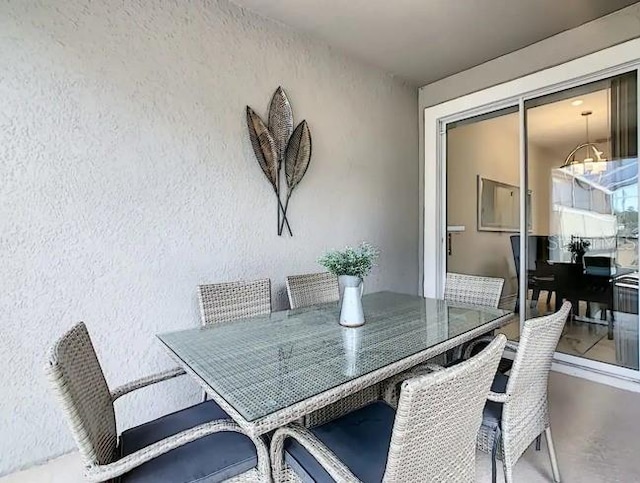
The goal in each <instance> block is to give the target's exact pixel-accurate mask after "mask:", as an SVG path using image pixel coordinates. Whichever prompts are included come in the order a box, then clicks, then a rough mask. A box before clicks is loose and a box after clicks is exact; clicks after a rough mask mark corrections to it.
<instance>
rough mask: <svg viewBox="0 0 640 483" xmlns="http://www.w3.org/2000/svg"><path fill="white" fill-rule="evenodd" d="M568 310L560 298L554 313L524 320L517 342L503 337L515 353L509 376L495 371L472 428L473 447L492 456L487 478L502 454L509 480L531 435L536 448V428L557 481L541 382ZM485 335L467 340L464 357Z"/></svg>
mask: <svg viewBox="0 0 640 483" xmlns="http://www.w3.org/2000/svg"><path fill="white" fill-rule="evenodd" d="M570 312H571V303H569V302H565V303H564V304H563V305H562V307H561V309H560V310H559V311H558V312H556V313H555V314H551V315H546V316H544V317H538V318H535V319H529V320H525V322H524V327H523V329H522V332H521V333H520V342H519V343H518V342H512V341H509V342H507V346H506V349H507V350H510V351H514V352H515V353H516V355H515V359H514V361H513V367H512V368H511V372H510V375H509V376H506V375H504V374H502V373H500V372H498V373H497V374H496V378H495V380H494V382H493V385H492V388H491V390H492V392H491V393H490V394H489V398H488V401H487V405H486V406H485V410H484V415H483V421H482V425H481V426H480V432H479V433H478V448H479V449H480V450H482V451H485V452H487V453H490V454H491V456H492V474H493V482H495V481H496V458H499V459H501V460H502V466H503V469H504V477H505V481H506V482H507V483H510V482H512V481H513V467H514V465H515V464H516V462H517V461H518V459H519V458H520V456H522V454H523V453H524V451H525V450H526V449H527V448H528V447H529V446H530V445H531V443H532V442H533V441H535V442H536V449H540V436H541V435H542V433H544V434H545V438H546V440H547V447H548V450H549V458H550V460H551V470H552V472H553V480H554V481H556V482H559V481H560V471H559V469H558V460H557V457H556V453H555V447H554V444H553V439H552V437H551V426H550V424H549V409H548V401H547V384H548V379H549V370H550V368H551V363H552V361H553V354H554V352H555V350H556V346H557V345H558V340H559V339H560V335H561V334H562V329H563V327H564V324H565V321H566V320H567V317H568V315H569V313H570ZM486 340H488V338H486V339H484V340H478V341H475V343H474V344H472V345H470V346H469V347H468V348H467V350H466V351H465V357H469V356H470V355H471V354H472V353H473V350H474V345H475V344H482V343H486Z"/></svg>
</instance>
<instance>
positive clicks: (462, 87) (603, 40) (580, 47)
mask: <svg viewBox="0 0 640 483" xmlns="http://www.w3.org/2000/svg"><path fill="white" fill-rule="evenodd" d="M637 37H640V3H638V4H635V5H632V6H630V7H627V8H624V9H622V10H619V11H617V12H614V13H612V14H610V15H607V16H605V17H601V18H599V19H596V20H594V21H592V22H588V23H586V24H584V25H581V26H580V27H576V28H574V29H571V30H567V31H565V32H562V33H560V34H558V35H554V36H553V37H549V38H548V39H545V40H542V41H540V42H537V43H535V44H532V45H530V46H528V47H525V48H524V49H520V50H517V51H515V52H512V53H510V54H507V55H504V56H502V57H498V58H497V59H494V60H491V61H489V62H485V63H484V64H481V65H479V66H476V67H473V68H471V69H468V70H465V71H463V72H460V73H458V74H455V75H452V76H450V77H447V78H445V79H442V80H439V81H437V82H434V83H432V84H429V85H426V86H424V87H421V88H420V89H419V94H418V96H419V100H418V122H419V136H420V146H419V157H420V213H421V214H422V213H424V189H425V187H424V162H425V153H424V110H425V108H427V107H430V106H434V105H436V104H440V103H442V102H445V101H448V100H450V99H455V98H458V97H461V96H464V95H465V94H469V93H471V92H476V91H479V90H482V89H485V88H487V87H491V86H494V85H498V84H502V83H504V82H507V81H510V80H513V79H517V78H520V77H523V76H525V75H528V74H531V73H533V72H537V71H540V70H544V69H547V68H549V67H552V66H555V65H558V64H561V63H563V62H567V61H570V60H573V59H577V58H579V57H582V56H584V55H587V54H590V53H593V52H597V51H599V50H602V49H605V48H607V47H611V46H613V45H616V44H619V43H622V42H625V41H627V40H630V39H634V38H637ZM424 236H425V233H424V219H423V217H422V215H421V216H420V249H421V252H420V273H419V277H420V286H421V287H422V284H423V276H424V275H423V274H424V262H423V260H424V257H423V255H424V254H423V251H422V248H423V247H424ZM426 236H429V235H428V234H427V235H426Z"/></svg>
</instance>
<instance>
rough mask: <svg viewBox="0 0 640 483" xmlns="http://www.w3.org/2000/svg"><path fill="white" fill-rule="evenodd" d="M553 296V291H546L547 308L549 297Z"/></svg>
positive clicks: (549, 301) (549, 303) (549, 302)
mask: <svg viewBox="0 0 640 483" xmlns="http://www.w3.org/2000/svg"><path fill="white" fill-rule="evenodd" d="M552 295H553V291H551V290H547V306H549V305H551V296H552Z"/></svg>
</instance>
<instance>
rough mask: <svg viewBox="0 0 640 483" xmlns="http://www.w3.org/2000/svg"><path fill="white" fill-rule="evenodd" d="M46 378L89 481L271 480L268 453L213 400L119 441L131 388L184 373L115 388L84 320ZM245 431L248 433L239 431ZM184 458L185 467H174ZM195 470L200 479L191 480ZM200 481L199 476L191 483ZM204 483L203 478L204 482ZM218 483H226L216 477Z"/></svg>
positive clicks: (60, 345)
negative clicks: (118, 411) (119, 414)
mask: <svg viewBox="0 0 640 483" xmlns="http://www.w3.org/2000/svg"><path fill="white" fill-rule="evenodd" d="M46 372H47V375H48V377H49V379H50V381H51V383H52V385H53V388H54V390H55V392H56V394H57V396H58V399H59V401H60V404H61V406H62V409H63V411H64V414H65V417H66V419H67V422H68V424H69V426H70V429H71V432H72V434H73V437H74V439H75V441H76V444H77V445H78V448H79V450H80V455H81V458H82V460H83V463H84V467H85V477H86V478H87V479H88V480H89V481H109V480H112V479H114V480H115V479H116V478H118V480H117V481H121V482H122V483H126V482H137V481H141V480H143V481H176V477H177V476H178V475H180V478H182V479H180V481H195V479H196V478H200V477H203V476H205V477H206V476H207V475H209V476H211V475H213V474H215V475H216V476H217V477H219V478H226V479H227V481H269V480H270V464H269V453H268V450H267V447H266V445H265V444H264V442H263V441H262V440H261V439H250V438H249V437H248V436H246V435H244V434H242V430H241V429H240V426H238V425H237V424H235V423H234V422H232V421H231V420H230V419H227V418H228V416H227V415H226V413H224V411H223V410H222V409H220V407H219V406H217V405H216V404H215V403H214V402H213V401H209V402H206V403H201V404H198V405H196V406H192V407H190V408H187V409H184V410H182V411H178V412H176V413H173V414H170V415H167V416H164V417H163V418H160V419H157V420H155V421H151V422H149V423H146V424H143V425H141V426H138V427H136V428H132V429H129V430H127V431H125V432H124V433H122V434H121V435H120V436H118V434H117V431H116V419H115V410H114V406H113V402H114V401H115V400H116V399H118V398H119V397H120V396H123V395H125V394H127V393H129V392H131V391H134V390H136V389H140V388H142V387H146V386H148V385H150V384H155V383H157V382H160V381H164V380H167V379H170V378H173V377H176V376H180V375H183V374H184V371H182V370H181V369H172V370H169V371H166V372H163V373H160V374H156V375H154V376H150V377H146V378H143V379H140V380H138V381H134V382H132V383H129V384H126V385H124V386H121V387H119V388H117V389H115V390H114V391H111V392H110V391H109V387H108V386H107V382H106V380H105V378H104V374H103V372H102V368H101V367H100V363H99V362H98V358H97V356H96V353H95V351H94V348H93V344H92V343H91V339H90V337H89V333H88V332H87V329H86V327H85V325H84V324H83V323H79V324H77V325H75V326H74V327H73V328H72V329H71V330H69V331H68V332H67V333H66V334H64V336H63V337H62V338H61V339H60V340H58V342H57V343H56V344H55V345H54V346H53V347H52V348H51V350H50V352H49V357H48V364H47V366H46ZM239 433H241V434H239ZM176 461H180V462H181V464H180V465H175V464H173V463H174V462H176ZM185 468H188V469H189V471H190V472H191V471H193V472H194V474H195V473H197V472H201V473H200V474H195V476H194V475H185V474H184V470H185ZM190 478H194V479H190ZM197 481H202V480H200V479H198V480H197ZM216 481H219V480H216Z"/></svg>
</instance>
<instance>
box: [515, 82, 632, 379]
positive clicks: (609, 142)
mask: <svg viewBox="0 0 640 483" xmlns="http://www.w3.org/2000/svg"><path fill="white" fill-rule="evenodd" d="M636 83H637V79H636V73H635V72H632V73H629V74H624V75H621V76H617V77H613V78H610V79H606V80H603V81H598V82H595V83H591V84H587V85H584V86H580V87H577V88H574V89H569V90H566V91H563V92H559V93H555V94H552V95H550V96H544V97H540V98H537V99H534V100H532V101H528V102H527V103H525V108H526V111H525V113H526V126H527V133H526V139H527V159H526V165H527V178H528V188H529V190H530V191H531V192H532V196H531V200H530V205H531V210H528V213H531V215H530V216H531V219H532V225H533V226H532V232H531V235H530V236H528V237H527V254H528V256H527V260H526V263H527V285H528V289H529V290H528V292H527V294H528V301H527V314H526V315H527V317H534V316H537V315H542V314H544V313H548V312H551V311H553V310H557V309H558V308H559V305H560V304H561V302H562V300H569V301H571V302H572V304H573V306H574V314H573V317H572V318H571V319H570V320H569V321H568V323H567V325H566V327H565V330H564V332H563V335H562V337H561V339H560V343H559V344H558V351H559V352H562V353H566V354H570V355H574V356H579V357H584V358H587V359H592V360H596V361H600V362H605V363H609V364H615V365H618V366H622V367H626V368H630V369H635V370H638V315H637V314H638V243H637V242H638V157H637V156H638V155H637V99H636V98H637V84H636Z"/></svg>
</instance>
